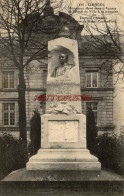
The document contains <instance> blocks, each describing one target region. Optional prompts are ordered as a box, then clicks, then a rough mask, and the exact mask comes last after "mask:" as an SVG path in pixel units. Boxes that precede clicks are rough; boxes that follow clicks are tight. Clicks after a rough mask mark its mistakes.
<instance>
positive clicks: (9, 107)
mask: <svg viewBox="0 0 124 196" xmlns="http://www.w3.org/2000/svg"><path fill="white" fill-rule="evenodd" d="M3 125H5V126H7V125H15V104H14V103H4V104H3Z"/></svg>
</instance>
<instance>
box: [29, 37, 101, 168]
mask: <svg viewBox="0 0 124 196" xmlns="http://www.w3.org/2000/svg"><path fill="white" fill-rule="evenodd" d="M48 52H49V54H48V76H47V87H46V95H47V100H46V112H45V114H44V115H42V117H41V149H40V150H39V151H38V153H37V154H36V155H34V156H32V157H31V158H30V160H29V162H28V163H27V166H26V168H27V170H93V171H99V170H100V169H101V164H100V163H99V161H98V159H97V158H96V157H95V156H93V155H91V154H90V152H89V150H88V149H87V145H86V116H85V115H84V114H82V109H81V101H80V99H79V98H80V95H81V90H80V75H79V62H78V46H77V41H76V40H72V39H68V38H64V37H62V38H58V39H55V40H52V41H49V42H48ZM48 98H49V99H48Z"/></svg>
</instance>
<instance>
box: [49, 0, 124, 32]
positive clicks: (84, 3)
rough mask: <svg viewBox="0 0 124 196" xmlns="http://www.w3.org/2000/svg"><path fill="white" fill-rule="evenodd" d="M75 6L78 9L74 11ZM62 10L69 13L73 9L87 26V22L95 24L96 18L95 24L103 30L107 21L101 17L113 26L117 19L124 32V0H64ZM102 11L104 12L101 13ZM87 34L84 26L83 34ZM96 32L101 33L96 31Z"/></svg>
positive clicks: (80, 20)
mask: <svg viewBox="0 0 124 196" xmlns="http://www.w3.org/2000/svg"><path fill="white" fill-rule="evenodd" d="M51 2H52V0H51ZM92 4H95V5H92ZM96 4H97V5H96ZM70 7H71V11H70ZM75 8H78V9H77V10H76V11H74V9H75ZM61 10H62V11H64V12H66V13H69V14H70V13H72V10H73V12H74V14H73V17H74V18H75V19H76V20H77V21H79V23H80V24H83V25H84V26H85V27H86V25H87V24H88V26H93V22H91V18H92V21H93V20H95V25H97V26H98V28H99V29H102V30H104V28H105V26H104V25H105V23H104V22H101V19H99V18H103V17H105V18H106V20H107V21H108V24H109V25H110V27H111V28H114V26H115V21H117V26H118V29H119V30H121V33H122V32H123V33H124V0H63V6H61V7H60V11H61ZM69 11H70V12H69ZM101 11H102V12H104V14H103V13H100V12H101ZM98 12H99V13H98ZM102 21H103V20H102ZM85 34H87V32H86V31H85V28H84V30H83V32H82V35H85ZM94 34H99V33H98V32H95V31H94Z"/></svg>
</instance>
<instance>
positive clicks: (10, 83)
mask: <svg viewBox="0 0 124 196" xmlns="http://www.w3.org/2000/svg"><path fill="white" fill-rule="evenodd" d="M3 88H6V89H11V88H14V71H3Z"/></svg>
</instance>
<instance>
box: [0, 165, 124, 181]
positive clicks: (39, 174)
mask: <svg viewBox="0 0 124 196" xmlns="http://www.w3.org/2000/svg"><path fill="white" fill-rule="evenodd" d="M2 181H123V182H124V178H123V177H122V176H120V175H117V174H115V173H113V172H110V171H106V170H101V172H100V173H96V172H91V171H27V170H26V168H23V169H19V170H17V171H14V172H12V173H10V174H9V175H8V176H6V177H5V178H4V179H3V180H2Z"/></svg>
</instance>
